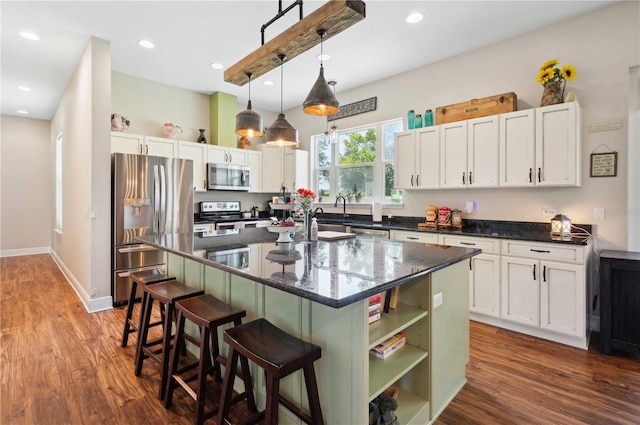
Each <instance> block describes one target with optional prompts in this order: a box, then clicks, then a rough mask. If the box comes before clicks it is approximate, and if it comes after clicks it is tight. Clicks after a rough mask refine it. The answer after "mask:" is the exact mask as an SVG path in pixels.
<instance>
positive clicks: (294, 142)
mask: <svg viewBox="0 0 640 425" xmlns="http://www.w3.org/2000/svg"><path fill="white" fill-rule="evenodd" d="M278 57H279V58H280V114H279V115H278V118H277V119H276V120H275V122H274V123H273V124H271V127H269V128H268V129H267V134H266V143H267V145H275V146H298V130H296V129H295V128H294V127H293V126H292V125H291V124H289V122H288V121H287V119H286V118H285V116H284V112H282V97H283V82H284V78H283V76H282V73H283V71H282V64H283V63H284V58H285V56H284V55H279V56H278Z"/></svg>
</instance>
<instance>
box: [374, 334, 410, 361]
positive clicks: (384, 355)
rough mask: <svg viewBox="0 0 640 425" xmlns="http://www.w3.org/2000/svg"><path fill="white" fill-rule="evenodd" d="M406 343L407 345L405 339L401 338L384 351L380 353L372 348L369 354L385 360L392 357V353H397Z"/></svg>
mask: <svg viewBox="0 0 640 425" xmlns="http://www.w3.org/2000/svg"><path fill="white" fill-rule="evenodd" d="M406 343H407V337H406V336H402V338H400V339H399V340H397V341H396V342H394V343H393V344H392V345H391V346H389V347H388V348H385V349H384V350H381V351H379V350H376V349H375V348H372V349H371V350H369V353H371V354H372V355H374V356H376V357H377V358H379V359H386V358H388V357H389V356H391V355H393V354H394V353H396V352H398V351H399V350H400V349H401V348H402V347H404V346H405V344H406Z"/></svg>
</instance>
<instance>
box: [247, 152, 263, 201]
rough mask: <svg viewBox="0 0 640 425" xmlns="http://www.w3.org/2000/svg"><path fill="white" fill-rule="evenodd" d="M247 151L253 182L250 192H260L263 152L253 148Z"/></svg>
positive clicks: (250, 176)
mask: <svg viewBox="0 0 640 425" xmlns="http://www.w3.org/2000/svg"><path fill="white" fill-rule="evenodd" d="M247 153H248V154H249V156H248V163H249V171H250V174H249V179H250V183H251V185H250V187H249V192H254V193H260V192H262V152H259V151H253V150H251V151H247Z"/></svg>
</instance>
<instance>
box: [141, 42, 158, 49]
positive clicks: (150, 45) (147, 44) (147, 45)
mask: <svg viewBox="0 0 640 425" xmlns="http://www.w3.org/2000/svg"><path fill="white" fill-rule="evenodd" d="M138 44H139V45H140V46H141V47H144V48H145V49H153V48H154V47H156V45H155V44H153V43H152V42H150V41H149V40H140V41H138Z"/></svg>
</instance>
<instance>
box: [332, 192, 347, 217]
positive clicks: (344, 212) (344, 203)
mask: <svg viewBox="0 0 640 425" xmlns="http://www.w3.org/2000/svg"><path fill="white" fill-rule="evenodd" d="M340 199H342V218H343V219H344V218H347V200H346V199H345V197H344V196H342V195H338V196H336V202H335V203H334V204H333V206H334V207H336V208H337V207H338V201H339V200H340Z"/></svg>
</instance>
